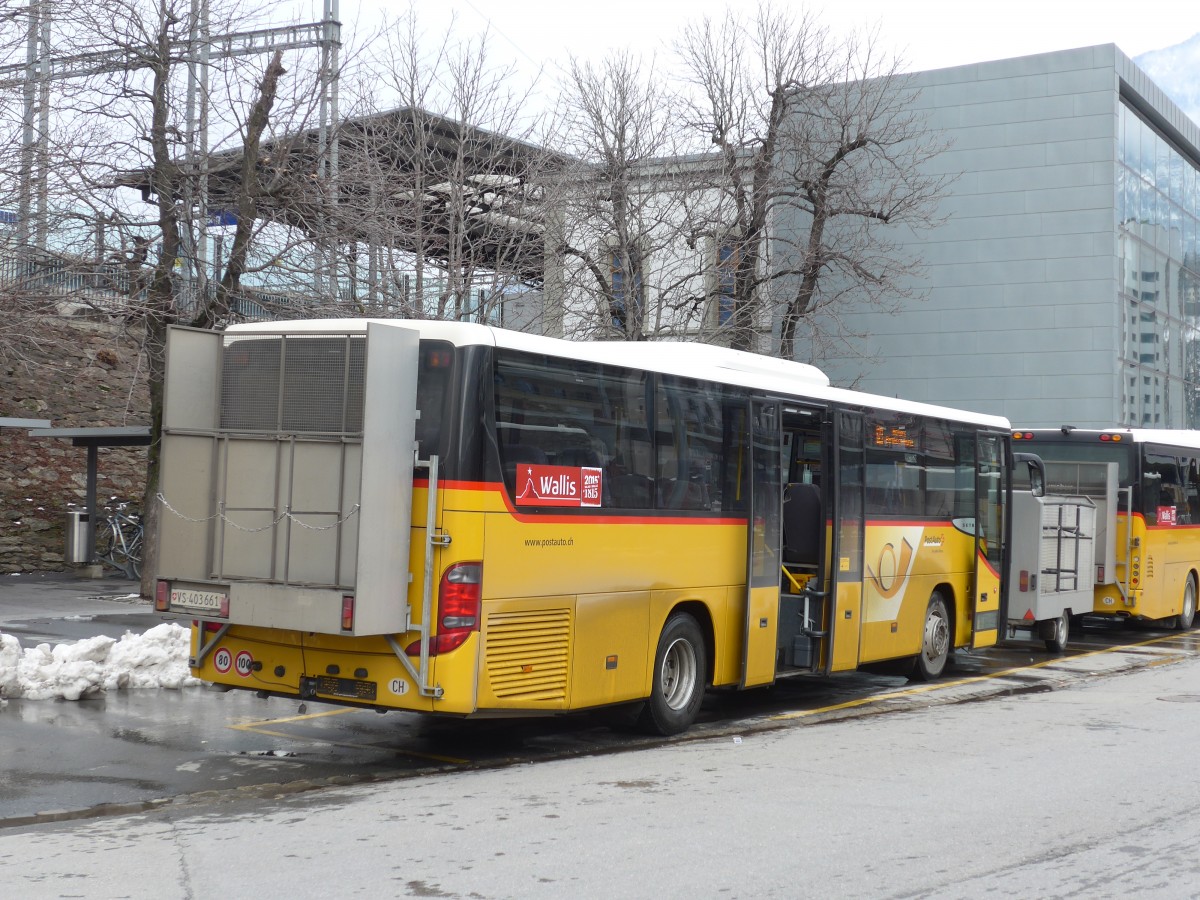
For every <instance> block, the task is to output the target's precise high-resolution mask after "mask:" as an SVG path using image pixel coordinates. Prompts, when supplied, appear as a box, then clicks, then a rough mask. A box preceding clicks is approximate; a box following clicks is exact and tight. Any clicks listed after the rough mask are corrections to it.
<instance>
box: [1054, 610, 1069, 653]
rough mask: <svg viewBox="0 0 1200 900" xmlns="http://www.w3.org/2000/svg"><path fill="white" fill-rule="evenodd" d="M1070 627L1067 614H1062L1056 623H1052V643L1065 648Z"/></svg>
mask: <svg viewBox="0 0 1200 900" xmlns="http://www.w3.org/2000/svg"><path fill="white" fill-rule="evenodd" d="M1069 630H1070V625H1069V624H1068V621H1067V614H1066V613H1063V614H1062V615H1061V616H1059V617H1058V621H1057V622H1055V623H1054V643H1056V644H1058V646H1059V647H1066V646H1067V634H1068V633H1069Z"/></svg>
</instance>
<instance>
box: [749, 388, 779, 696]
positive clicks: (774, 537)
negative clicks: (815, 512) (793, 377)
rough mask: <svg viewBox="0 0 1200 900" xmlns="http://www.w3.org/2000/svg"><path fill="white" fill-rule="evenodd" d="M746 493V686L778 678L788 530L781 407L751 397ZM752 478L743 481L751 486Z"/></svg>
mask: <svg viewBox="0 0 1200 900" xmlns="http://www.w3.org/2000/svg"><path fill="white" fill-rule="evenodd" d="M748 431H749V438H750V453H749V463H750V465H749V466H748V470H749V471H748V472H745V473H744V475H743V478H744V479H748V483H749V490H748V491H747V500H748V503H747V522H748V527H747V529H746V534H747V538H746V539H747V547H746V561H747V569H748V571H747V572H746V622H745V629H746V630H745V639H744V640H743V642H742V648H743V653H742V680H741V686H742V687H744V688H747V687H755V686H757V685H763V684H771V683H772V682H773V681H774V680H775V656H776V635H777V633H778V630H779V580H780V572H781V566H782V556H781V552H780V550H781V547H780V544H781V542H782V534H783V529H782V528H781V526H780V521H781V519H782V516H783V484H782V449H781V448H782V437H781V435H782V429H781V426H780V414H779V405H778V404H777V403H774V402H771V401H761V400H751V401H750V427H749V429H748ZM746 483H747V481H745V480H744V481H743V484H746Z"/></svg>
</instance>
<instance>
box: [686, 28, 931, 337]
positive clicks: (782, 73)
mask: <svg viewBox="0 0 1200 900" xmlns="http://www.w3.org/2000/svg"><path fill="white" fill-rule="evenodd" d="M876 44H877V36H876V35H866V36H852V37H850V38H849V39H846V40H835V39H834V38H833V37H832V36H831V35H830V33H829V32H828V31H827V30H826V29H825V28H823V27H821V26H820V25H819V24H818V22H817V21H816V19H815V18H813V17H812V16H810V15H808V14H804V15H802V16H800V17H799V18H795V17H793V16H792V15H791V14H790V13H788V12H785V11H782V10H774V9H771V8H770V7H768V6H760V7H759V9H758V11H757V14H756V15H754V16H753V17H751V18H750V19H748V20H747V19H745V18H743V17H741V16H735V15H734V14H733V13H732V12H731V13H728V14H727V15H726V16H725V18H724V19H722V20H720V21H719V22H713V21H711V20H704V21H702V22H700V23H698V24H696V25H692V26H689V27H688V28H687V29H686V30H685V32H684V35H683V38H682V40H681V41H680V42H679V45H678V50H679V53H680V55H681V58H682V61H683V64H684V69H685V71H686V73H687V74H686V78H687V81H688V82H689V83H690V84H691V86H692V87H693V89H694V91H695V93H694V94H693V95H692V96H693V97H694V98H695V99H694V102H693V103H692V105H691V108H690V111H689V123H690V125H691V126H692V127H693V128H694V129H696V130H697V131H698V132H700V133H705V134H709V135H710V136H711V141H712V144H713V145H714V146H715V147H716V148H717V150H718V152H719V153H720V155H721V158H722V161H723V167H722V171H721V179H720V182H719V183H714V187H716V188H718V189H719V190H720V192H721V194H722V213H721V218H720V222H721V225H722V226H723V228H724V230H725V237H724V241H725V244H726V246H727V247H728V248H729V255H730V257H731V258H732V259H733V260H734V261H735V262H734V265H733V271H732V273H731V278H732V282H733V287H732V292H731V293H732V305H733V309H732V314H731V315H730V317H729V321H728V329H729V333H730V339H731V343H732V344H733V345H734V346H737V347H741V348H743V349H750V350H759V351H764V352H768V351H769V350H770V349H774V350H776V351H777V352H778V353H779V354H780V355H781V356H783V357H784V358H788V359H791V358H793V357H794V355H795V345H796V334H797V327H798V325H799V323H800V322H801V321H804V320H806V318H807V317H809V316H810V315H811V314H812V313H813V312H814V311H815V310H817V309H820V308H830V307H832V306H834V305H835V303H836V302H840V301H842V300H845V299H847V298H849V297H853V298H855V299H856V300H858V301H865V302H868V303H873V304H876V305H877V306H878V307H879V308H881V309H884V308H887V307H889V306H890V305H892V304H895V303H897V302H899V301H900V300H901V299H904V298H906V297H908V296H909V295H910V290H909V289H908V288H907V287H906V283H907V282H906V279H905V278H904V277H903V276H906V275H909V274H911V273H912V271H913V270H914V267H915V265H916V262H915V261H914V260H911V259H907V258H905V257H904V255H903V253H902V252H901V248H900V246H899V244H898V243H897V242H896V241H894V240H893V239H892V238H891V237H890V235H889V232H888V231H887V230H886V227H887V226H890V227H895V226H898V225H905V226H907V227H915V228H920V227H923V226H928V225H932V224H934V219H933V216H934V210H935V201H936V200H937V198H938V197H939V196H940V195H941V193H942V191H943V190H944V188H945V185H946V180H945V179H944V178H940V177H938V176H932V175H928V174H926V173H927V168H926V164H927V163H928V161H929V160H930V159H931V157H932V156H934V155H935V154H936V153H938V152H940V150H941V149H942V147H941V146H940V145H939V144H938V142H937V141H936V140H935V139H933V137H932V136H931V134H930V133H929V132H928V130H927V129H926V128H925V124H924V121H923V119H922V118H921V116H920V115H919V114H918V113H917V112H916V111H915V110H914V109H913V108H912V106H911V102H912V99H913V97H912V91H911V90H910V89H907V88H906V87H905V84H904V81H903V78H902V77H901V76H900V75H899V74H898V68H897V65H898V64H897V63H896V62H895V61H887V60H881V59H880V58H879V55H878V51H877V47H876ZM776 318H778V320H779V322H780V326H779V327H780V331H779V339H778V343H777V344H776V345H775V347H774V348H769V347H768V346H767V344H766V343H765V340H764V336H765V334H766V332H767V330H768V329H769V328H770V327H771V325H772V320H773V319H776Z"/></svg>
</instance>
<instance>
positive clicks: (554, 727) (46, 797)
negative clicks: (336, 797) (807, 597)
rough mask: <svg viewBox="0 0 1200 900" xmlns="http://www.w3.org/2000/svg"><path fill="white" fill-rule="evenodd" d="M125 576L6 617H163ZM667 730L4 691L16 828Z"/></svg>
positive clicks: (879, 700)
mask: <svg viewBox="0 0 1200 900" xmlns="http://www.w3.org/2000/svg"><path fill="white" fill-rule="evenodd" d="M137 592H138V585H137V584H135V583H134V582H130V581H126V580H123V579H115V578H105V579H98V580H90V579H80V578H77V577H74V576H72V575H69V574H57V575H42V576H30V575H21V576H8V577H7V578H5V579H3V580H0V632H4V633H7V634H12V635H15V636H16V637H17V638H18V640H19V641H20V642H21V644H22V646H23V647H31V646H34V645H35V644H38V643H42V642H49V643H56V642H60V641H74V640H79V639H82V638H86V637H91V636H93V635H97V634H107V635H110V636H112V637H120V636H121V635H122V634H124V633H125V632H126V631H131V632H135V633H140V632H142V631H145V630H147V629H149V628H151V627H153V626H154V625H157V624H159V623H160V622H163V621H176V620H175V619H174V618H173V617H170V616H163V615H160V614H157V613H155V612H154V611H153V609H152V607H151V604H150V603H149V601H147V600H143V599H141V598H140V597H139V596H138V593H137ZM1198 654H1200V632H1188V633H1175V632H1167V631H1161V630H1153V629H1144V628H1135V627H1122V626H1120V625H1116V624H1107V625H1106V624H1103V623H1101V624H1099V625H1092V626H1091V627H1089V628H1087V629H1086V630H1083V631H1076V632H1073V633H1072V636H1071V646H1070V648H1069V650H1068V652H1067V653H1065V654H1062V655H1060V656H1055V655H1052V654H1049V653H1047V652H1046V650H1045V649H1044V647H1043V646H1042V644H1041V642H1015V643H1011V644H1009V645H1006V646H1005V647H1002V648H994V649H991V650H988V651H984V652H980V653H972V654H964V653H960V654H958V655H957V657H956V664H955V666H954V668H953V670H952V671H951V672H949V673H948V675H947V676H946V677H945V678H943V679H942V680H941V681H940V682H937V683H935V684H932V685H918V684H913V683H909V682H908V681H906V680H905V679H904V678H902V677H899V676H897V675H894V674H891V675H889V674H881V673H868V672H856V673H848V674H844V675H839V676H835V677H833V678H827V679H808V678H805V679H796V680H792V681H788V682H781V683H779V684H778V685H776V686H775V687H774V688H773V689H769V690H757V691H751V692H746V693H723V694H711V695H710V696H709V698H708V699H707V700H706V702H705V706H704V708H703V710H702V712H701V716H700V720H699V721H698V722H697V724H696V725H695V726H694V727H693V728H692V729H691V730H690V731H689V732H688V733H687V734H686V735H684V736H681V737H678V738H674V739H670V740H674V741H680V740H686V741H691V740H702V739H708V738H713V737H717V736H729V735H734V736H736V735H738V734H740V733H748V732H751V731H761V730H766V729H774V728H787V727H797V726H800V725H806V724H812V723H816V722H820V721H827V720H829V719H831V718H846V717H850V716H856V715H864V714H875V713H879V712H887V711H891V710H900V709H911V708H913V707H914V706H921V705H929V704H932V703H954V702H961V701H964V700H977V699H985V698H988V697H994V696H1007V695H1012V694H1017V693H1024V692H1032V691H1045V690H1055V689H1058V688H1062V687H1067V686H1069V685H1070V684H1072V683H1074V682H1076V681H1078V680H1081V679H1090V678H1093V677H1095V676H1097V675H1117V674H1120V673H1121V672H1124V671H1130V670H1133V669H1137V668H1142V667H1145V666H1149V665H1159V664H1162V663H1164V662H1171V661H1173V660H1177V659H1182V658H1185V657H1189V656H1195V655H1198ZM665 742H667V740H665V739H652V738H645V737H641V736H636V735H631V734H629V733H627V732H625V731H621V730H613V729H612V728H610V727H609V726H608V725H607V723H605V722H604V721H602V720H601V719H600V718H599V717H596V716H590V715H576V716H567V717H558V718H547V719H533V720H499V721H496V720H492V721H481V722H474V721H472V722H462V721H458V720H434V719H428V718H425V717H421V716H416V715H414V714H410V713H401V712H392V713H388V714H386V715H380V714H378V713H375V712H372V711H366V710H357V709H349V708H345V707H338V706H330V705H326V704H320V703H311V702H310V703H300V702H298V701H288V700H283V699H279V698H273V699H270V700H268V699H263V698H259V697H256V696H254V695H253V694H250V693H243V692H231V693H221V692H217V691H213V690H211V689H209V688H206V687H192V688H185V689H183V690H176V691H171V690H121V691H113V692H109V693H106V694H101V695H100V696H98V697H96V698H93V699H87V700H81V701H62V700H58V701H30V700H10V701H8V703H7V705H6V706H4V707H3V708H0V759H3V760H4V766H3V767H2V768H0V827H20V826H23V825H29V824H33V823H36V822H45V821H55V820H61V819H70V818H80V817H90V816H96V815H103V814H105V813H115V812H128V811H132V810H137V809H145V808H151V807H154V806H159V805H163V804H174V803H194V802H203V801H205V800H206V799H211V798H213V797H217V796H222V795H226V794H228V793H229V792H234V793H239V794H244V795H251V794H254V793H256V792H258V793H261V794H263V795H266V796H276V795H279V794H281V793H290V792H296V791H305V790H312V789H315V788H319V787H321V786H323V785H328V784H345V783H350V782H360V781H372V780H382V779H392V778H399V777H405V776H409V775H413V774H417V773H424V772H436V771H460V770H463V769H470V768H481V767H494V766H504V765H510V764H516V763H531V762H538V761H541V760H549V759H558V758H563V757H568V756H576V755H584V754H588V755H591V754H603V753H614V752H626V751H630V750H635V749H638V748H641V747H646V746H652V745H656V744H662V743H665Z"/></svg>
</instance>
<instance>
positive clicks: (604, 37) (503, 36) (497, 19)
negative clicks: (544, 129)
mask: <svg viewBox="0 0 1200 900" xmlns="http://www.w3.org/2000/svg"><path fill="white" fill-rule="evenodd" d="M293 2H295V3H296V6H297V9H298V10H305V9H306V7H307V12H308V13H309V14H311V16H312V20H316V19H319V18H320V15H321V0H293ZM779 2H780V4H781V5H786V6H788V7H789V8H794V9H800V8H808V9H812V10H814V11H816V12H817V14H818V15H819V17H820V18H821V20H822V21H823V22H824V23H826V24H827V25H829V26H830V27H831V28H833V29H834V30H835V31H838V32H848V31H851V30H853V29H855V28H856V27H860V26H864V25H870V24H876V23H877V24H879V25H880V26H881V29H882V31H881V41H882V43H883V46H884V48H885V49H887V50H888V51H890V52H891V53H893V54H894V55H897V56H900V57H902V58H903V59H905V60H906V61H907V63H908V65H907V66H906V68H909V69H913V70H920V69H933V68H941V67H944V66H955V65H961V64H964V63H971V62H982V61H985V60H992V59H1004V58H1007V57H1011V56H1023V55H1025V54H1029V53H1041V52H1045V51H1050V50H1065V49H1068V48H1071V47H1083V46H1088V45H1091V44H1107V43H1115V44H1116V45H1117V46H1119V47H1120V48H1121V49H1122V50H1123V51H1124V52H1125V54H1126V55H1128V56H1131V57H1132V56H1137V55H1138V54H1141V53H1144V52H1146V51H1147V50H1158V49H1162V48H1164V47H1169V46H1172V45H1174V44H1178V43H1181V42H1182V41H1185V40H1187V39H1188V38H1189V37H1191V36H1192V35H1194V34H1196V33H1197V32H1200V3H1196V2H1194V0H1191V2H1188V0H1141V2H1131V0H1120V2H1117V0H1091V2H1082V0H1005V2H998V0H990V2H980V3H963V2H961V0H959V2H949V0H811V2H808V3H806V4H803V5H802V4H801V3H800V2H799V0H779ZM752 3H753V0H743V2H741V3H737V4H736V5H735V8H736V9H738V10H744V11H746V12H747V13H748V12H749V11H750V10H751V9H752V8H753V6H752ZM727 5H728V3H727V0H600V2H592V3H588V2H586V0H584V2H579V0H577V2H575V3H571V2H569V0H567V2H564V0H416V2H415V6H416V9H417V11H418V17H419V19H420V21H421V22H422V23H423V24H426V23H427V25H426V27H428V28H429V29H431V30H439V29H440V28H442V27H443V25H444V23H445V22H447V21H448V16H449V15H450V13H451V12H453V13H454V14H456V15H457V30H459V31H461V32H462V33H463V34H464V35H469V34H475V33H478V32H479V31H480V30H482V29H483V28H484V27H485V26H490V29H491V32H492V35H493V38H494V44H493V49H494V51H495V53H496V54H497V56H503V55H511V57H512V59H513V60H514V61H521V62H523V63H529V64H531V68H536V66H538V65H545V66H546V67H551V66H553V65H554V63H556V62H562V61H565V59H566V58H567V56H568V55H569V54H574V55H576V56H580V57H601V56H603V55H604V54H605V53H606V52H607V51H609V50H611V49H614V48H618V47H624V46H629V47H631V48H632V49H634V50H637V51H640V52H644V53H646V54H649V53H652V52H654V51H655V50H656V49H657V48H660V47H662V46H665V44H666V43H668V42H669V41H670V40H671V38H672V37H673V36H674V34H675V33H676V32H677V31H678V29H679V28H680V26H681V25H682V24H683V23H684V22H685V21H688V20H689V19H696V18H700V17H702V16H705V15H709V16H714V17H715V16H719V15H721V14H722V13H723V12H724V10H725V9H726V7H727ZM404 8H406V4H405V3H404V0H341V2H340V14H341V19H342V22H343V27H344V29H345V32H344V33H347V34H348V33H349V32H351V31H361V30H362V28H363V27H364V26H366V25H367V24H368V23H374V22H376V21H377V20H378V16H379V12H380V10H389V11H392V14H393V15H394V14H395V12H396V11H400V10H402V9H404ZM300 14H301V15H302V16H303V15H304V12H301V13H300Z"/></svg>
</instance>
